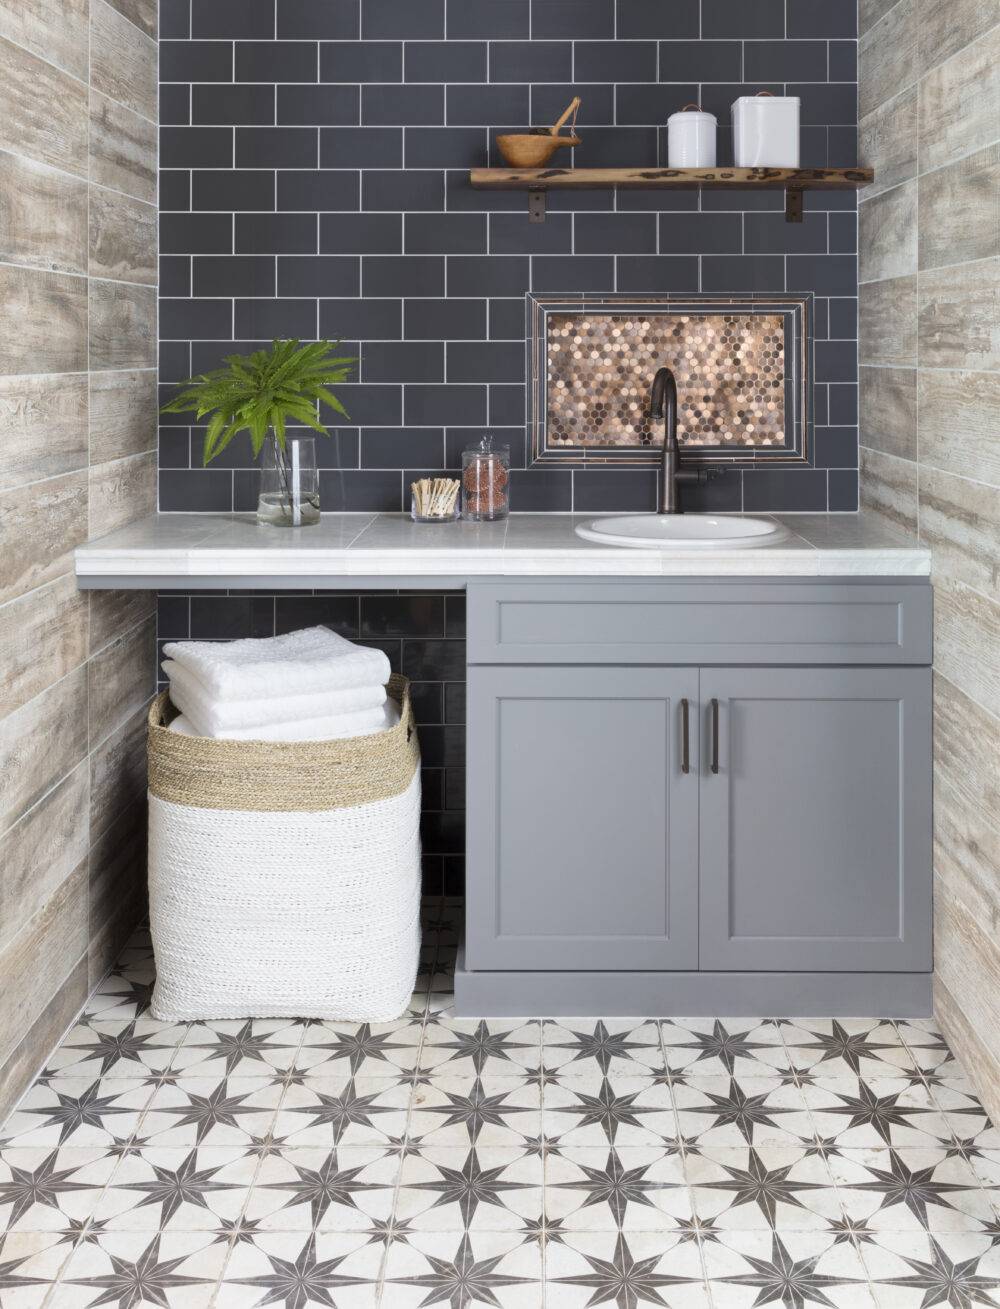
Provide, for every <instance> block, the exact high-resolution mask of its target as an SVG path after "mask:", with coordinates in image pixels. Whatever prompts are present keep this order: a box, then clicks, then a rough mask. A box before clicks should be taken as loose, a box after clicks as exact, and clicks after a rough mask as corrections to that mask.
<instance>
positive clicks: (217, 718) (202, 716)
mask: <svg viewBox="0 0 1000 1309" xmlns="http://www.w3.org/2000/svg"><path fill="white" fill-rule="evenodd" d="M162 666H163V671H164V672H165V673H166V674H167V676H168V677H169V678H170V698H171V700H172V701H173V702H174V704H175V705H176V706H177V708H178V709H179V710H180V711H181V713H182V714H183V715H184V716H185V718H187V720H188V722H190V724H191V726H192V727H193V728H194V730H195V731H196V732H197V734H198V735H199V736H214V735H215V734H216V732H225V731H228V730H229V729H231V728H243V727H263V726H264V725H266V724H267V723H300V722H305V721H309V722H311V721H313V720H314V719H316V718H334V717H336V716H337V715H339V714H352V713H357V712H358V711H359V710H362V709H378V708H380V707H381V706H382V705H384V704H385V687H384V686H374V685H373V686H355V687H350V688H349V689H348V690H346V691H309V692H307V693H306V694H305V695H260V696H253V697H248V698H247V699H245V700H219V699H217V698H216V697H215V696H213V695H212V693H211V692H210V691H206V689H205V687H204V686H203V684H202V683H201V682H200V681H199V680H198V678H197V677H195V676H194V675H193V674H192V673H189V672H188V671H187V669H186V668H184V667H182V666H181V665H180V664H179V663H177V661H176V660H175V659H165V660H164V661H163V665H162Z"/></svg>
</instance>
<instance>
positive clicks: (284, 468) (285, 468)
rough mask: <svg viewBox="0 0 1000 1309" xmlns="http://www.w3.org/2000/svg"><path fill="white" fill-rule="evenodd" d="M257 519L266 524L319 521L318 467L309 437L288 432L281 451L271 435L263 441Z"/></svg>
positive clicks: (303, 524)
mask: <svg viewBox="0 0 1000 1309" xmlns="http://www.w3.org/2000/svg"><path fill="white" fill-rule="evenodd" d="M257 522H258V523H262V524H264V525H266V526H268V527H310V526H312V525H313V524H315V523H318V522H319V470H318V469H317V467H316V441H315V439H314V438H313V437H311V436H292V435H291V434H288V435H286V437H285V448H284V449H283V450H282V448H281V446H280V445H279V444H278V441H277V438H276V437H274V436H269V437H268V438H267V440H266V441H265V442H264V448H263V450H262V451H261V455H260V495H259V498H258V500H257Z"/></svg>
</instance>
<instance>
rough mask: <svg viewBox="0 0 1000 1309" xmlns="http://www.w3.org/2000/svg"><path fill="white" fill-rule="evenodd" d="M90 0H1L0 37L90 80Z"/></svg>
mask: <svg viewBox="0 0 1000 1309" xmlns="http://www.w3.org/2000/svg"><path fill="white" fill-rule="evenodd" d="M87 23H88V0H0V36H2V37H6V39H7V40H8V41H11V42H13V43H14V44H15V45H19V46H22V47H23V48H24V49H25V50H27V51H28V52H29V53H31V54H34V55H39V56H40V57H41V58H42V59H46V60H48V62H49V63H50V64H56V65H57V66H58V67H59V68H64V69H65V70H66V72H67V73H72V74H73V76H74V77H78V78H80V79H81V80H82V81H84V82H85V81H86V80H87V41H88V34H87Z"/></svg>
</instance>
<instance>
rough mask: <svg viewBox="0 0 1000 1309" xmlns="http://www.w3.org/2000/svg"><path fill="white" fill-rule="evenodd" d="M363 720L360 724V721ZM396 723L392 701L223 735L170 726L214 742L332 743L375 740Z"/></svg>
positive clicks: (178, 723)
mask: <svg viewBox="0 0 1000 1309" xmlns="http://www.w3.org/2000/svg"><path fill="white" fill-rule="evenodd" d="M362 720H363V721H362ZM398 722H399V709H398V707H397V706H396V705H395V703H394V702H393V701H392V700H389V701H387V702H386V703H385V704H384V705H382V706H381V708H379V709H368V710H365V711H364V712H363V713H359V714H340V715H338V716H337V717H336V718H314V719H313V720H312V721H311V722H302V723H266V724H265V725H264V726H263V727H245V728H236V729H231V730H229V731H226V732H211V733H207V732H199V731H196V730H195V727H194V724H193V723H192V722H191V721H190V720H189V719H188V718H187V717H186V715H184V714H181V715H180V717H178V718H175V719H174V721H173V722H172V723H171V724H170V730H171V731H172V732H178V733H179V734H180V735H181V736H209V735H210V736H211V737H212V739H213V740H216V741H334V740H338V739H341V738H346V737H349V736H374V735H375V733H376V732H386V731H388V730H389V728H390V727H395V726H396V724H397V723H398Z"/></svg>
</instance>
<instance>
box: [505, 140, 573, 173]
mask: <svg viewBox="0 0 1000 1309" xmlns="http://www.w3.org/2000/svg"><path fill="white" fill-rule="evenodd" d="M580 144H581V142H580V138H579V137H578V136H549V135H548V134H546V135H545V136H542V135H540V134H539V135H534V136H527V135H525V136H521V135H508V136H498V137H497V147H498V149H499V150H500V153H501V154H502V155H503V158H504V162H505V163H506V164H507V165H508V166H509V167H510V168H544V167H545V165H546V164H547V163H548V162H549V160H550V159H551V158H552V156H553V155H554V154H555V152H556V151H557V150H558V149H559V147H560V146H563V145H570V146H572V145H580Z"/></svg>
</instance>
